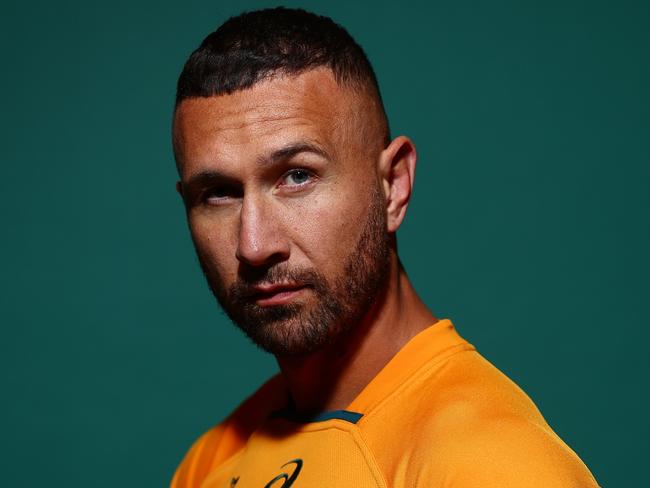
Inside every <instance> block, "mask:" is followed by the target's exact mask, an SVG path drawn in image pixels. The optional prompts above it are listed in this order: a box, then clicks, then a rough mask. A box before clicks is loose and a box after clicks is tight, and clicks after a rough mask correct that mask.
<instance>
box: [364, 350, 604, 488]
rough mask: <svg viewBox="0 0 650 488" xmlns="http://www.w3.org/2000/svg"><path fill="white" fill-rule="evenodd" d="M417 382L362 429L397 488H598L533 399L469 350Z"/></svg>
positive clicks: (440, 364) (425, 374)
mask: <svg viewBox="0 0 650 488" xmlns="http://www.w3.org/2000/svg"><path fill="white" fill-rule="evenodd" d="M417 376H418V378H417V381H412V382H411V383H410V384H409V385H408V386H407V387H405V388H403V389H401V391H398V392H396V394H395V395H394V398H392V399H391V400H390V401H389V402H387V403H386V404H385V406H384V408H382V409H381V410H380V411H378V412H376V413H375V414H374V415H375V416H376V419H375V421H374V422H368V424H367V427H368V429H367V431H366V435H367V436H368V437H370V438H373V437H374V438H375V439H374V441H373V440H371V441H370V442H371V443H372V444H374V445H375V446H378V447H377V451H376V452H378V453H379V454H378V455H379V457H381V458H383V460H384V462H383V463H381V461H380V463H381V464H384V465H385V466H389V470H391V471H392V472H395V473H399V472H400V471H403V472H405V473H406V474H405V475H404V483H403V485H404V486H448V487H454V488H464V487H467V488H470V487H476V486H481V487H483V488H492V487H494V488H496V487H499V488H508V487H517V488H522V487H531V488H533V487H535V488H541V487H544V488H553V487H558V488H559V487H563V488H572V487H575V488H577V487H581V488H586V487H596V486H597V484H596V482H595V480H594V479H593V477H592V476H591V474H590V473H589V470H588V469H587V468H586V466H585V465H584V464H583V463H582V461H581V460H580V459H579V458H578V456H577V455H576V454H575V453H574V452H573V451H572V450H571V449H570V448H569V447H568V446H567V445H566V444H565V443H564V442H563V441H562V440H561V439H560V438H559V437H558V436H557V435H556V434H555V433H554V432H553V430H552V429H551V428H550V427H549V426H548V424H547V423H546V421H545V420H544V418H543V417H542V415H541V414H540V412H539V410H538V409H537V407H536V406H535V404H534V403H533V402H532V400H531V399H530V398H529V397H528V396H527V395H526V394H525V393H524V392H523V390H521V389H520V388H519V387H518V386H517V385H516V384H515V383H514V382H513V381H511V380H510V379H509V378H508V377H506V376H505V375H504V374H503V373H501V372H500V371H499V370H498V369H497V368H495V367H494V366H493V365H492V364H491V363H489V362H488V361H487V360H485V359H484V358H483V357H482V356H481V355H480V354H478V353H477V352H476V351H464V352H461V353H458V354H455V355H453V356H451V357H449V358H448V359H446V360H445V361H444V362H442V363H438V364H436V365H434V366H433V367H431V368H428V369H426V371H423V372H421V373H420V374H418V375H417ZM391 419H392V420H391ZM369 420H370V419H369ZM373 424H374V425H373ZM377 426H381V428H378V427H377ZM375 430H376V432H373V431H375ZM387 431H389V432H390V433H389V432H387ZM387 434H388V435H390V436H391V438H392V439H393V440H394V442H391V445H392V446H393V448H392V449H391V450H389V451H387V450H385V449H382V448H381V445H380V439H381V438H384V439H385V436H386V435H387ZM396 454H398V455H397V456H396ZM405 462H406V463H407V464H408V469H404V467H403V466H401V464H403V463H405Z"/></svg>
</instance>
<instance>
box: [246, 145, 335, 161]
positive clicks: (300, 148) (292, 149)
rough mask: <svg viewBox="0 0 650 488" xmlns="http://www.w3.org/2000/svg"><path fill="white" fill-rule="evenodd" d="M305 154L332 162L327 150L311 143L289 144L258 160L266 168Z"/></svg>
mask: <svg viewBox="0 0 650 488" xmlns="http://www.w3.org/2000/svg"><path fill="white" fill-rule="evenodd" d="M304 152H309V153H313V154H317V155H318V156H321V157H323V158H325V159H327V160H328V161H331V160H332V158H331V156H330V155H329V154H328V153H327V151H325V149H323V148H321V147H320V146H318V145H317V144H313V143H311V142H298V143H295V144H289V145H287V146H285V147H282V148H280V149H278V150H276V151H273V152H272V153H271V154H269V155H265V156H260V157H259V158H258V159H257V162H258V163H259V164H262V165H265V166H266V165H271V164H275V163H278V162H281V161H286V160H287V159H291V158H292V157H294V156H296V155H298V154H300V153H304Z"/></svg>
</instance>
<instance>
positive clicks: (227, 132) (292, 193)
mask: <svg viewBox="0 0 650 488" xmlns="http://www.w3.org/2000/svg"><path fill="white" fill-rule="evenodd" d="M381 120H382V119H381V117H379V112H378V106H377V103H376V100H375V98H373V97H372V96H370V95H365V94H363V93H361V92H360V91H359V90H356V89H353V88H352V87H349V86H340V85H339V84H337V82H336V80H335V79H334V76H333V74H332V72H331V71H330V70H329V69H327V68H318V69H313V70H310V71H307V72H305V73H302V74H299V75H276V76H274V77H272V78H270V79H267V80H264V81H261V82H259V83H257V84H255V85H254V86H253V87H252V88H249V89H246V90H242V91H238V92H235V93H232V94H229V95H220V96H213V97H206V98H193V99H187V100H184V101H183V102H181V103H180V105H179V106H178V108H177V111H176V114H175V118H174V128H173V133H174V147H175V152H176V157H177V162H178V164H179V173H180V177H181V180H180V181H179V182H178V183H177V189H178V191H179V193H180V194H181V196H182V197H183V200H184V202H185V205H186V210H187V217H188V222H189V227H190V231H191V233H192V238H193V240H194V244H195V246H196V248H197V252H199V254H200V255H201V256H202V258H203V259H204V260H206V261H207V262H208V263H209V265H210V266H211V267H213V268H214V269H215V270H218V272H219V276H220V277H221V282H222V283H221V285H222V286H225V287H228V286H230V285H232V284H233V283H234V282H235V281H236V280H237V277H238V275H239V274H241V273H243V272H244V271H245V270H249V271H250V270H255V269H266V268H269V267H272V266H278V265H286V266H292V267H296V268H305V269H309V268H311V269H315V270H318V271H319V272H320V273H322V274H323V275H324V276H326V277H335V276H337V275H339V274H340V273H341V263H342V262H343V261H344V260H345V258H346V256H347V255H348V254H349V252H350V249H351V248H353V246H354V245H355V244H356V243H357V242H358V240H359V237H360V232H361V228H362V224H363V223H364V222H366V220H367V212H368V209H369V208H370V206H371V203H372V202H371V200H370V199H371V198H372V195H373V194H374V195H375V196H376V195H379V198H381V204H382V208H383V209H384V211H385V215H386V232H387V233H388V234H389V235H390V237H391V239H390V242H391V244H390V252H389V254H390V257H389V265H388V267H389V270H388V282H387V284H386V288H385V291H384V293H382V295H381V296H380V297H378V299H377V300H376V301H375V302H374V304H373V306H372V307H371V309H369V310H368V311H367V312H366V313H365V315H364V318H363V319H362V320H361V323H359V324H356V325H355V327H353V328H352V332H351V333H350V334H349V335H346V337H345V341H342V343H341V342H339V343H336V344H334V345H332V346H328V347H325V348H323V349H320V350H318V351H315V352H312V353H310V354H306V355H298V356H289V355H287V356H283V355H276V359H277V361H278V364H279V366H280V370H281V372H282V375H283V377H284V378H285V380H286V384H287V387H288V389H289V392H290V395H291V398H292V401H293V406H294V408H295V409H296V411H297V413H299V414H313V413H317V412H321V411H326V410H337V409H344V408H345V407H346V406H347V405H348V404H349V403H350V402H351V401H352V400H353V399H354V398H355V397H356V396H357V395H358V394H359V393H360V392H361V390H362V389H363V388H364V387H365V386H366V385H367V384H368V383H369V381H370V380H371V379H372V378H373V377H374V376H375V375H376V374H377V373H378V372H379V370H380V369H381V368H382V367H383V366H384V365H385V364H386V363H387V362H388V361H389V360H390V359H391V358H392V357H393V356H394V355H395V354H396V353H397V352H398V351H399V349H401V347H402V346H403V345H404V344H406V342H408V340H409V339H411V338H412V337H413V336H414V335H416V334H417V333H418V332H420V331H421V330H423V329H424V328H426V327H428V326H430V325H431V324H433V323H435V322H436V321H437V319H436V318H435V317H434V316H433V314H432V313H431V312H430V311H429V310H428V309H427V307H426V306H425V305H424V304H423V302H422V301H421V300H420V299H419V297H418V296H417V294H416V292H415V290H414V289H413V287H412V285H411V283H410V281H409V279H408V277H407V275H406V272H405V271H404V269H403V267H402V266H401V264H400V262H399V259H398V256H397V250H396V244H395V237H394V234H395V232H396V231H397V229H398V228H399V226H400V225H401V223H402V221H403V219H404V216H405V213H406V209H407V206H408V202H409V199H410V196H411V192H412V189H413V181H414V173H415V164H416V159H417V157H416V151H415V147H414V145H413V143H412V142H411V141H410V140H409V139H408V138H407V137H404V136H400V137H397V138H395V139H393V140H392V141H391V142H390V144H388V145H387V146H386V144H385V138H384V134H385V127H384V126H383V125H382V122H381ZM287 148H293V149H296V148H301V150H300V151H298V152H297V153H295V154H294V153H293V152H292V151H289V152H287V151H285V152H284V153H283V152H282V151H281V150H283V149H287ZM278 154H280V157H278ZM301 171H302V172H301ZM206 175H209V178H208V180H209V185H208V186H209V187H210V188H214V187H215V186H216V188H217V189H218V191H215V192H212V193H208V195H209V196H208V197H206V196H205V195H206V193H205V191H204V190H205V188H206ZM210 185H211V186H210ZM224 185H225V186H224ZM373 190H377V191H375V192H374V193H373ZM279 291H280V292H282V291H284V292H285V293H284V294H282V293H272V292H270V293H268V294H266V295H264V299H265V300H266V302H264V301H262V303H263V304H264V305H265V306H273V304H276V303H286V302H291V301H292V300H295V301H298V302H299V303H301V304H304V305H305V306H310V304H312V303H313V302H314V300H316V297H315V296H314V295H313V293H312V291H311V290H309V289H298V290H294V291H290V292H288V293H286V290H279Z"/></svg>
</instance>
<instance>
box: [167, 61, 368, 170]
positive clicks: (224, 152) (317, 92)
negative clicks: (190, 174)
mask: <svg viewBox="0 0 650 488" xmlns="http://www.w3.org/2000/svg"><path fill="white" fill-rule="evenodd" d="M356 98H357V95H356V93H355V92H354V91H353V90H352V89H350V88H345V87H341V86H340V85H338V84H337V82H336V80H335V79H334V76H333V74H332V72H331V71H330V70H328V69H324V68H319V69H314V70H311V71H308V72H306V73H302V74H300V75H297V76H296V75H285V76H281V75H279V76H274V77H273V78H270V79H268V80H264V81H261V82H259V83H257V84H255V85H254V86H253V87H252V88H249V89H246V90H241V91H237V92H234V93H232V94H229V95H219V96H213V97H205V98H191V99H187V100H184V101H182V102H181V103H180V105H179V106H178V108H177V111H176V115H175V120H174V139H175V145H176V149H177V152H179V153H180V154H177V156H179V157H180V158H181V159H182V162H183V163H184V164H185V163H187V162H190V163H191V162H192V161H199V160H203V159H205V158H214V157H215V153H221V154H220V155H221V156H225V157H231V158H232V157H235V156H236V155H240V156H245V157H249V156H251V155H252V154H249V153H251V152H262V151H264V150H267V149H268V150H272V149H274V148H276V147H274V146H278V145H282V144H283V143H286V142H300V140H309V142H312V143H315V144H319V145H322V146H327V147H326V149H330V150H332V151H335V150H336V147H337V146H339V145H340V143H341V142H342V141H340V139H341V138H342V137H343V135H344V132H345V126H346V124H347V125H349V123H350V122H352V121H351V120H350V119H351V115H350V114H351V113H352V112H351V111H352V110H353V109H352V106H353V105H355V99H356ZM290 139H294V141H289V140H290Z"/></svg>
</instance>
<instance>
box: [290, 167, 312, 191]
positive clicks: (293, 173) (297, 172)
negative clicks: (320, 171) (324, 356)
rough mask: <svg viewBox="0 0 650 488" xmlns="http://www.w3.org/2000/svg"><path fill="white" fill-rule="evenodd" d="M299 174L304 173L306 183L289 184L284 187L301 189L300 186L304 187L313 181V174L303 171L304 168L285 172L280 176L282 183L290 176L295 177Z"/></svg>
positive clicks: (306, 170)
mask: <svg viewBox="0 0 650 488" xmlns="http://www.w3.org/2000/svg"><path fill="white" fill-rule="evenodd" d="M301 173H304V174H305V175H306V176H307V178H308V179H307V180H306V181H303V182H302V183H295V184H289V185H286V186H293V187H301V186H304V185H307V184H309V183H310V182H311V181H312V180H313V179H314V173H312V172H311V171H309V170H308V169H305V168H294V169H291V170H289V171H287V172H286V173H285V174H284V175H283V176H282V181H283V182H284V181H286V179H287V178H289V177H290V176H292V175H296V174H301Z"/></svg>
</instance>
